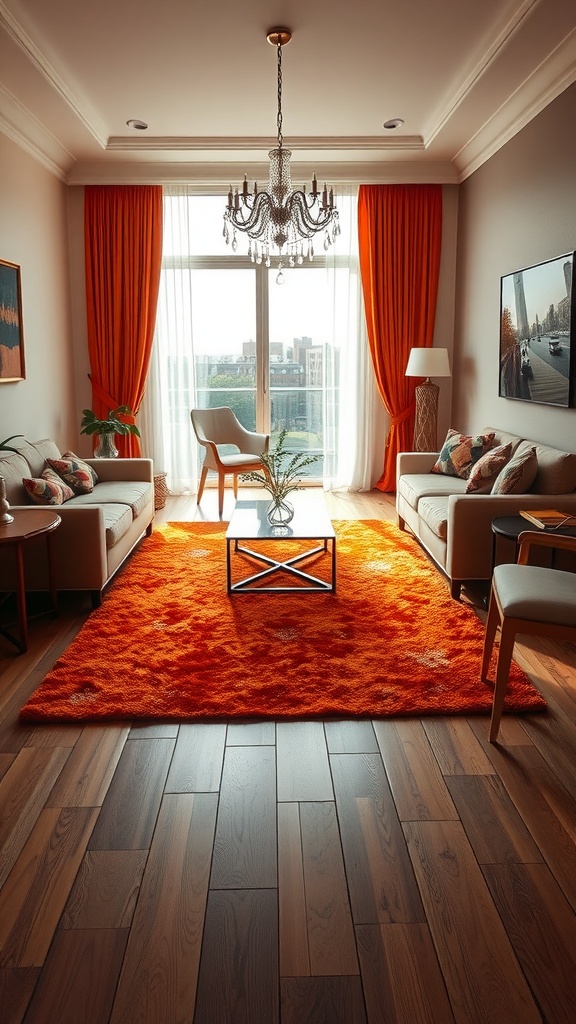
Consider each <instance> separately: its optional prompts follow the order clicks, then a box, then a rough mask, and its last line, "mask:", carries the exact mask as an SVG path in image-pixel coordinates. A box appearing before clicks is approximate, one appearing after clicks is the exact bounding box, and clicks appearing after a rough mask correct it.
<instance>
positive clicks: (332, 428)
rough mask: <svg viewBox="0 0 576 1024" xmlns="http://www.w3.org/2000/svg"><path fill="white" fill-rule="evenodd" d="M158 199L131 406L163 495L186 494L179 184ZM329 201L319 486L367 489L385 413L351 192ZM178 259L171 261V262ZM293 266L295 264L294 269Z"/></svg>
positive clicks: (186, 288) (188, 464)
mask: <svg viewBox="0 0 576 1024" xmlns="http://www.w3.org/2000/svg"><path fill="white" fill-rule="evenodd" d="M166 193H167V194H168V195H169V196H170V201H169V203H165V221H164V260H163V269H162V276H161V282H160V294H159V300H158V316H157V323H156V333H155V338H154V346H153V350H152V358H151V362H150V372H149V377H148V383H147V388H146V394H145V397H144V401H143V403H142V406H141V409H140V415H139V421H138V422H139V427H140V430H141V433H142V450H143V452H144V454H145V455H148V456H150V457H151V458H153V459H154V465H155V467H156V468H157V471H161V470H162V471H164V472H166V474H167V485H168V488H169V490H170V492H171V493H172V494H186V493H195V491H196V489H197V484H198V469H199V468H198V464H197V447H196V443H195V440H194V439H193V433H192V428H191V424H190V409H192V408H193V407H194V406H195V405H196V404H197V401H196V391H195V386H196V384H195V374H194V336H193V328H192V322H193V318H192V290H191V275H190V273H189V267H190V266H191V265H192V259H191V258H189V257H188V254H189V253H190V251H191V248H192V247H191V244H190V239H191V237H192V236H191V225H190V208H189V205H188V203H187V201H186V197H187V195H188V194H189V191H188V189H187V188H186V187H185V186H183V187H181V188H175V187H170V189H169V190H168V189H167V190H166ZM338 198H341V200H342V201H341V202H339V203H338V206H339V213H340V218H341V227H342V234H341V236H340V237H339V239H338V241H337V244H336V246H335V247H332V248H331V249H330V250H329V251H328V253H327V271H326V272H327V275H328V281H329V285H330V294H331V313H330V315H331V319H332V323H331V324H330V325H329V326H328V330H327V335H328V336H330V337H331V338H332V339H333V346H334V347H335V348H336V349H337V350H338V352H339V360H334V359H331V360H330V361H329V362H328V360H327V361H326V370H325V372H326V379H325V392H324V396H325V397H324V444H325V447H326V451H327V452H335V453H336V458H335V459H332V458H330V459H328V458H325V460H324V461H325V466H326V467H331V468H330V469H327V470H326V473H325V479H324V487H325V488H326V489H328V490H334V489H339V490H353V491H367V490H370V489H371V487H372V485H373V483H374V481H375V480H377V479H379V477H380V475H381V472H382V464H383V457H384V456H383V452H384V443H385V438H386V431H387V419H388V418H387V414H386V411H385V409H384V406H383V404H382V401H381V399H380V396H379V394H378V390H377V387H376V382H375V378H374V373H373V370H372V363H371V358H370V353H369V348H368V343H367V338H366V329H365V316H364V307H363V301H362V288H361V283H360V274H359V268H358V243H357V201H356V194H353V195H350V194H348V195H344V193H342V195H341V196H340V197H338ZM177 264H178V265H177ZM297 272H298V271H297V270H296V271H295V273H297Z"/></svg>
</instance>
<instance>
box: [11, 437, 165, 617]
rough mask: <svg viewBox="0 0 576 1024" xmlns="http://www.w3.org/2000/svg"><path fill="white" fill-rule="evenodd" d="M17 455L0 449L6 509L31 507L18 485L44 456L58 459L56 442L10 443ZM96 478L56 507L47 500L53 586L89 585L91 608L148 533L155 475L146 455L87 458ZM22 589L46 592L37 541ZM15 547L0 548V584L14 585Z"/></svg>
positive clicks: (34, 474) (29, 551)
mask: <svg viewBox="0 0 576 1024" xmlns="http://www.w3.org/2000/svg"><path fill="white" fill-rule="evenodd" d="M10 443H11V445H12V446H13V447H14V448H17V450H18V454H14V453H10V452H6V451H0V476H3V477H4V479H5V480H6V495H7V498H8V501H9V502H10V506H11V509H14V508H27V509H30V508H32V509H34V508H38V507H39V506H37V505H34V504H33V503H32V502H31V500H30V499H29V497H28V494H27V492H26V490H25V488H24V486H23V485H22V480H23V479H25V478H39V477H41V474H42V471H43V469H44V467H45V463H46V459H59V458H60V457H61V454H62V453H61V452H60V450H59V448H58V447H57V445H56V444H55V442H54V441H52V440H49V439H45V440H42V441H34V442H28V441H25V440H24V439H23V438H16V439H15V440H14V441H11V442H10ZM83 461H85V462H86V463H87V464H88V465H89V466H92V467H93V468H94V470H95V471H96V474H97V476H98V482H97V483H96V484H95V486H94V490H93V491H92V493H91V494H79V495H75V496H74V497H73V498H70V499H69V500H68V501H65V502H64V504H62V505H51V506H50V508H51V509H52V510H53V511H55V512H57V513H58V515H59V516H60V517H61V519H62V522H61V524H60V526H59V527H58V529H57V530H56V531H55V534H54V539H53V543H54V553H55V563H56V588H57V590H87V591H90V594H91V597H92V604H93V605H94V607H96V606H97V605H99V604H100V602H101V599H102V590H103V588H104V587H105V585H106V583H107V582H108V581H109V579H110V578H111V577H112V576H113V575H114V573H115V572H116V570H117V569H118V568H119V567H120V566H121V565H122V562H123V561H124V559H125V558H126V557H127V556H128V555H129V554H130V552H131V551H132V549H133V548H134V546H135V545H136V544H137V543H138V541H139V540H140V539H141V537H142V536H143V535H144V534H147V535H148V534H150V533H151V532H152V524H153V520H154V476H153V466H152V460H151V459H85V460H83ZM24 553H25V580H26V589H27V590H47V589H48V577H47V564H46V556H45V548H43V546H42V542H41V540H40V539H39V540H38V541H34V540H32V541H30V542H29V543H27V544H26V546H25V549H24ZM14 578H15V567H14V557H13V550H11V548H10V547H6V548H1V549H0V580H1V581H2V582H1V584H0V589H2V590H4V591H6V590H10V589H13V584H14Z"/></svg>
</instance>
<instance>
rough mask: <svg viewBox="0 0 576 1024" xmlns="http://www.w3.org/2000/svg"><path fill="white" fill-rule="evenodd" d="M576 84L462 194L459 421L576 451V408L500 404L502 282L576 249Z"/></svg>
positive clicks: (454, 416) (464, 427)
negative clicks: (507, 275) (497, 427)
mask: <svg viewBox="0 0 576 1024" xmlns="http://www.w3.org/2000/svg"><path fill="white" fill-rule="evenodd" d="M575 121H576V85H573V86H571V87H570V88H569V89H567V90H566V91H565V92H564V93H562V94H561V96H559V97H558V98H557V99H556V100H555V101H554V102H553V103H551V104H550V106H548V107H547V108H546V109H545V110H544V111H543V112H542V113H541V114H539V115H538V117H536V118H535V119H534V120H533V121H532V122H531V123H530V124H529V125H527V126H526V128H524V129H523V130H522V131H521V132H520V133H519V134H518V135H516V136H515V137H514V138H513V139H512V140H511V141H510V142H509V143H508V144H507V145H506V146H505V147H504V148H503V149H501V150H500V151H499V152H498V153H496V154H495V156H493V157H492V159H491V160H489V161H488V162H487V163H486V164H484V166H483V167H481V168H480V169H479V170H478V171H476V173H475V174H473V175H471V177H470V178H469V179H468V180H467V181H465V182H464V183H463V185H462V186H461V188H460V202H459V225H458V252H457V268H458V272H457V280H456V327H455V339H454V345H455V351H456V353H457V355H456V359H455V379H454V384H453V404H452V420H453V424H452V425H453V426H454V427H456V428H457V429H461V430H467V431H474V430H477V429H479V428H481V427H484V426H488V425H496V426H499V427H502V428H503V429H506V430H508V431H511V432H512V433H515V434H520V435H523V436H526V437H530V438H534V439H535V440H539V441H543V442H546V443H548V444H552V445H555V446H556V447H563V448H565V449H567V450H569V451H576V409H560V408H555V407H552V406H546V405H540V404H536V403H531V402H522V401H514V400H512V399H506V398H499V397H498V363H499V318H500V278H501V276H503V275H505V274H509V273H511V272H513V271H514V270H520V269H522V268H523V267H527V266H532V265H533V264H536V263H541V262H542V261H544V260H548V259H553V258H554V257H556V256H561V255H563V254H564V253H567V252H571V251H573V250H574V249H576V134H575V132H574V124H575Z"/></svg>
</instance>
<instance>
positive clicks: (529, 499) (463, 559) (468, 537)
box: [396, 427, 576, 599]
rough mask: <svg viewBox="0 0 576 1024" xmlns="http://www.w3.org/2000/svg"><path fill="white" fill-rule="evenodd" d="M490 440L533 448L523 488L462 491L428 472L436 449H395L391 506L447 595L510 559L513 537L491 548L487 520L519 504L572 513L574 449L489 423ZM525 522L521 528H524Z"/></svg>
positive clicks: (515, 450)
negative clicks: (532, 474) (533, 464)
mask: <svg viewBox="0 0 576 1024" xmlns="http://www.w3.org/2000/svg"><path fill="white" fill-rule="evenodd" d="M490 432H493V433H494V435H495V436H494V446H496V445H500V444H507V443H508V442H511V444H512V455H519V454H521V453H522V452H523V451H525V450H526V449H527V448H535V449H536V457H537V464H538V469H537V474H536V478H535V480H534V482H533V483H532V484H531V486H530V487H529V489H528V491H527V492H526V493H522V494H498V495H496V494H490V493H487V494H478V493H474V494H466V493H465V491H466V485H467V481H466V480H462V479H460V478H459V477H455V476H445V475H441V474H437V473H432V472H431V469H432V466H433V465H434V463H435V462H436V460H437V458H438V453H437V452H400V453H399V455H398V457H397V463H396V511H397V515H398V525H399V527H400V529H401V530H405V529H406V528H409V529H410V530H411V531H412V533H413V534H414V535H415V536H416V537H417V538H418V540H419V542H420V544H421V545H422V546H423V547H424V548H425V550H426V551H427V552H428V554H429V555H430V556H431V557H432V559H433V560H434V562H435V563H436V564H437V566H438V567H439V569H441V571H442V572H443V573H444V575H445V576H446V577H447V578H448V580H449V583H450V592H451V594H452V597H454V598H456V599H458V598H459V597H460V590H461V586H462V584H463V583H464V582H467V581H477V580H481V581H487V580H490V578H491V576H492V568H493V563H494V558H495V554H496V561H513V559H514V557H515V546H514V544H513V543H508V545H507V544H506V542H503V543H500V544H499V545H498V547H497V550H496V545H495V542H494V535H493V532H492V520H493V519H496V518H497V517H498V516H508V515H515V514H517V513H518V511H519V510H520V509H527V510H528V509H537V508H559V509H560V510H561V511H564V510H566V511H567V512H568V513H574V514H576V454H575V453H570V452H564V451H560V450H559V449H556V448H551V447H548V446H546V445H541V444H539V443H538V442H537V441H530V440H528V439H526V438H520V437H517V436H516V435H514V434H507V433H505V432H503V431H501V430H498V429H497V428H495V427H486V428H484V429H483V430H482V431H481V433H483V434H486V433H490ZM529 528H530V527H529V524H528V523H527V529H529Z"/></svg>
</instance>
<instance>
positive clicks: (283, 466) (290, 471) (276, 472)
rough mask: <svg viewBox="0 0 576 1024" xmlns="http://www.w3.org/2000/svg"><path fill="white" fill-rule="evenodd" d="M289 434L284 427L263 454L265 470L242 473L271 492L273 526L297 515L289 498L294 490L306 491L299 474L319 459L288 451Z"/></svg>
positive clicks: (269, 517)
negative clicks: (287, 434) (287, 435)
mask: <svg viewBox="0 0 576 1024" xmlns="http://www.w3.org/2000/svg"><path fill="white" fill-rule="evenodd" d="M286 433H287V432H286V430H282V431H281V432H280V434H279V435H278V441H277V443H276V446H275V447H274V448H272V449H271V451H268V452H263V453H262V455H261V456H260V458H261V460H262V463H263V466H264V469H263V470H262V472H259V471H257V470H255V471H253V472H252V473H243V474H242V479H243V480H246V481H249V482H251V483H258V484H261V485H262V487H264V488H265V489H266V490H267V491H268V493H269V494H270V497H271V499H272V500H271V503H270V508H269V509H268V520H269V522H270V523H272V525H275V524H280V523H289V522H290V520H291V519H292V518H293V516H294V508H293V506H292V505H291V503H290V502H289V501H286V498H287V496H288V495H289V494H291V492H292V491H299V490H302V488H301V487H300V482H301V480H300V476H299V474H300V473H301V472H302V470H304V469H305V468H306V466H310V465H311V464H312V463H313V462H315V461H316V458H315V457H314V456H313V455H305V454H304V452H294V451H290V450H288V449H287V448H286V447H285V444H286Z"/></svg>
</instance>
